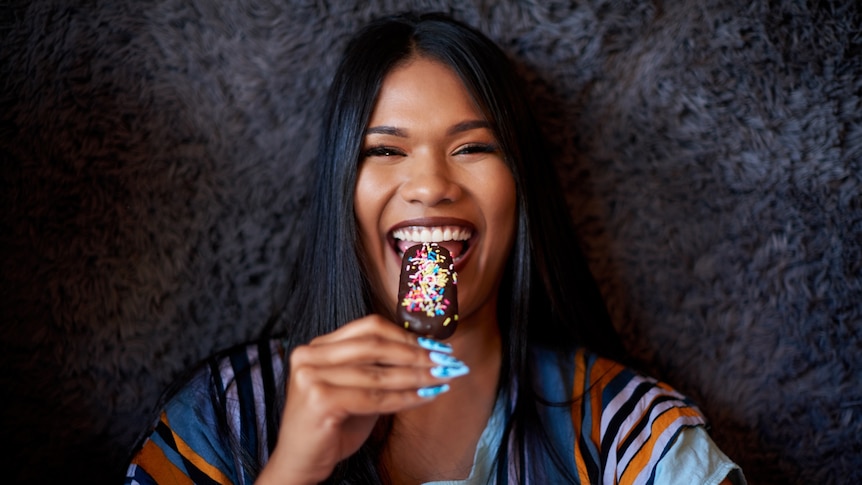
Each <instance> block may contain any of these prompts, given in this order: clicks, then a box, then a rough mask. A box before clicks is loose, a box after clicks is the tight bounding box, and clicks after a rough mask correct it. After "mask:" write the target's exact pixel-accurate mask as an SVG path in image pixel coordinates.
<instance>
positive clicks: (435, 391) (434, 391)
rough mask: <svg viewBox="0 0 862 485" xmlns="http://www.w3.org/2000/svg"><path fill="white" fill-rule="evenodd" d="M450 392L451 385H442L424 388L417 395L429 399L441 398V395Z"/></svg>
mask: <svg viewBox="0 0 862 485" xmlns="http://www.w3.org/2000/svg"><path fill="white" fill-rule="evenodd" d="M448 390H449V384H440V385H439V386H428V387H422V388H420V389H419V390H418V391H416V394H419V397H424V398H426V399H429V398H432V397H436V396H439V395H440V394H443V393H444V392H446V391H448Z"/></svg>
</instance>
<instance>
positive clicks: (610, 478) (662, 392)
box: [600, 375, 682, 484]
mask: <svg viewBox="0 0 862 485" xmlns="http://www.w3.org/2000/svg"><path fill="white" fill-rule="evenodd" d="M644 383H647V384H651V385H653V387H652V388H651V389H650V390H649V391H647V393H646V394H644V395H643V396H641V397H640V399H638V401H637V403H636V404H635V407H634V409H632V410H631V412H629V413H628V415H627V416H626V419H625V420H624V421H623V422H622V423H621V424H620V427H619V429H618V430H617V432H616V435H615V436H607V431H608V426H609V425H610V423H611V421H612V420H613V419H614V418H615V417H616V415H617V413H619V411H620V409H621V408H622V407H623V406H624V405H625V404H626V403H627V402H629V400H630V399H631V398H632V395H633V394H634V392H635V390H636V389H637V387H638V386H639V385H641V384H644ZM656 383H657V381H656V380H655V379H652V378H649V377H644V376H639V375H635V376H634V377H632V379H631V380H630V381H629V382H628V383H627V384H626V386H625V388H623V390H622V391H620V392H619V393H618V394H617V395H616V396H614V398H613V399H612V400H611V402H610V403H609V404H608V406H607V407H606V408H605V409H603V410H602V426H601V434H600V440H601V443H604V442H605V441H606V440H607V439H613V445H612V446H611V447H610V451H609V453H608V459H607V460H608V461H607V466H606V467H605V469H604V473H603V474H602V483H610V484H613V483H616V482H617V478H618V475H619V473H621V472H622V470H623V468H624V467H623V466H620V464H619V463H618V462H617V448H618V447H619V445H620V441H621V440H623V439H624V438H625V436H626V435H627V433H628V431H629V430H631V429H632V427H633V426H635V425H636V424H637V423H638V422H640V421H641V419H642V417H643V415H644V413H645V412H646V411H647V409H649V407H650V405H651V403H652V402H653V400H654V399H655V398H656V397H658V396H671V397H676V398H678V399H682V395H681V394H679V393H678V392H675V391H671V390H668V389H663V388H661V387H658V386H656ZM653 419H654V417H650V419H649V421H648V424H649V426H652V422H653ZM649 426H648V427H649Z"/></svg>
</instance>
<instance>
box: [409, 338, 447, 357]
mask: <svg viewBox="0 0 862 485" xmlns="http://www.w3.org/2000/svg"><path fill="white" fill-rule="evenodd" d="M417 340H418V342H419V346H420V347H422V348H424V349H428V350H434V351H436V352H444V353H447V354H451V353H452V346H451V345H449V344H444V343H443V342H438V341H436V340H433V339H430V338H427V337H419V338H418V339H417Z"/></svg>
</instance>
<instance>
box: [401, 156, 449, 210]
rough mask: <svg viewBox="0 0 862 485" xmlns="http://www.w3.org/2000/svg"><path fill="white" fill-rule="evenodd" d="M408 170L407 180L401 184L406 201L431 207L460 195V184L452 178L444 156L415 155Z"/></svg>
mask: <svg viewBox="0 0 862 485" xmlns="http://www.w3.org/2000/svg"><path fill="white" fill-rule="evenodd" d="M408 170H409V173H408V177H407V181H406V182H405V183H404V184H402V185H401V196H402V197H403V198H404V200H406V201H407V202H410V203H420V204H423V205H426V206H429V207H431V206H435V205H439V204H443V203H450V202H455V201H456V200H458V199H459V198H460V197H461V186H460V185H459V184H458V183H457V182H456V180H454V178H453V173H452V167H450V166H449V162H448V161H447V160H446V157H445V156H436V155H427V156H422V157H417V158H416V159H415V160H412V163H410V164H409V167H408Z"/></svg>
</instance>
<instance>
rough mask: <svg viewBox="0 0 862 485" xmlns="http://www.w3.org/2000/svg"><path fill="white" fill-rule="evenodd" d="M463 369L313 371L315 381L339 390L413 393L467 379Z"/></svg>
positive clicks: (360, 368)
mask: <svg viewBox="0 0 862 485" xmlns="http://www.w3.org/2000/svg"><path fill="white" fill-rule="evenodd" d="M469 372H470V369H469V368H468V367H467V366H466V365H463V364H461V365H459V366H447V365H438V366H435V367H431V368H430V369H429V368H419V367H392V366H379V365H363V366H354V367H325V368H319V369H316V373H317V375H316V378H317V379H320V380H321V381H324V382H326V383H327V384H330V385H334V386H341V387H354V388H363V389H374V388H379V389H384V390H392V391H394V390H417V389H419V388H421V387H427V386H435V385H438V384H440V383H441V382H445V381H449V380H451V379H454V378H456V377H461V376H464V375H467V374H468V373H469Z"/></svg>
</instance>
